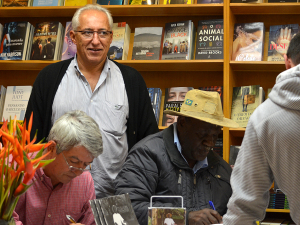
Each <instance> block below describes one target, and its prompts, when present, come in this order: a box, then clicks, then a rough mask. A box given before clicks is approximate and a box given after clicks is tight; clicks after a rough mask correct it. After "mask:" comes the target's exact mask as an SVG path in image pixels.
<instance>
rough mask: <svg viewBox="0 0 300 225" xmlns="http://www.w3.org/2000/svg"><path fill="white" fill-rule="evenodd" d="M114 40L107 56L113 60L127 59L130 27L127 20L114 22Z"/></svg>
mask: <svg viewBox="0 0 300 225" xmlns="http://www.w3.org/2000/svg"><path fill="white" fill-rule="evenodd" d="M112 30H113V41H112V43H111V44H110V47H109V50H108V52H107V57H108V58H109V59H113V60H126V59H127V57H128V50H129V40H130V27H129V25H128V24H126V22H121V23H114V24H113V28H112Z"/></svg>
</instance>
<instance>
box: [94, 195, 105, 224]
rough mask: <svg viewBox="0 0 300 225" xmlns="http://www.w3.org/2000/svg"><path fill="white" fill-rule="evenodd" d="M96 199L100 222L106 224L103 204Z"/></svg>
mask: <svg viewBox="0 0 300 225" xmlns="http://www.w3.org/2000/svg"><path fill="white" fill-rule="evenodd" d="M94 201H95V205H96V209H97V212H98V216H99V220H100V224H102V225H106V222H105V220H104V216H103V212H102V209H101V205H100V200H99V199H95V200H94Z"/></svg>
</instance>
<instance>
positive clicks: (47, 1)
mask: <svg viewBox="0 0 300 225" xmlns="http://www.w3.org/2000/svg"><path fill="white" fill-rule="evenodd" d="M32 6H59V0H33V3H32Z"/></svg>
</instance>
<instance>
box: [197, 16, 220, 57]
mask: <svg viewBox="0 0 300 225" xmlns="http://www.w3.org/2000/svg"><path fill="white" fill-rule="evenodd" d="M223 35H224V32H223V19H215V20H200V21H198V29H197V41H196V54H195V59H223Z"/></svg>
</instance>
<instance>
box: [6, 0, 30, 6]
mask: <svg viewBox="0 0 300 225" xmlns="http://www.w3.org/2000/svg"><path fill="white" fill-rule="evenodd" d="M2 6H3V7H18V6H28V0H3V2H2Z"/></svg>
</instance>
